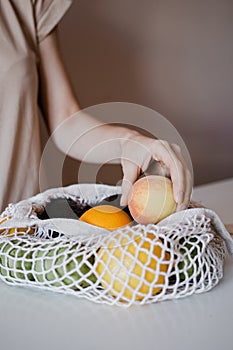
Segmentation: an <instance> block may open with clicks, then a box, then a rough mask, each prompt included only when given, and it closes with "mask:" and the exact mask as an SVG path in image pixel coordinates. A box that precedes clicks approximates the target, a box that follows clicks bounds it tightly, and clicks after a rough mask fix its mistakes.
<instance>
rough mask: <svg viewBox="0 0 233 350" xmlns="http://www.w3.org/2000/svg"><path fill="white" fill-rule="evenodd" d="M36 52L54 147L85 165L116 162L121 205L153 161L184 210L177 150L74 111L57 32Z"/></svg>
mask: <svg viewBox="0 0 233 350" xmlns="http://www.w3.org/2000/svg"><path fill="white" fill-rule="evenodd" d="M39 50H40V83H41V84H40V87H41V101H42V106H43V112H44V114H45V116H46V118H47V120H48V125H49V128H50V132H51V133H52V137H53V139H54V141H55V144H56V145H57V147H58V148H59V149H60V150H62V151H63V152H64V153H67V154H68V155H70V156H72V157H74V158H76V159H79V160H84V161H86V162H91V163H105V162H111V163H118V164H120V163H121V165H122V170H123V182H122V198H121V204H122V205H126V204H127V200H128V194H129V190H130V187H131V185H132V184H133V183H134V182H135V181H136V179H137V178H138V176H139V174H140V172H141V171H145V170H146V169H147V167H148V165H149V164H150V162H151V160H152V159H155V160H157V161H159V162H160V164H162V165H163V167H162V168H163V171H165V173H166V175H170V177H171V179H172V182H173V190H174V196H175V200H176V202H177V203H178V207H177V210H180V209H184V208H186V207H187V205H188V203H189V199H190V195H191V191H192V178H191V175H190V172H189V170H188V168H187V165H186V163H185V161H184V159H183V156H182V154H181V151H180V149H179V147H178V146H177V145H174V144H169V143H168V142H166V141H161V140H155V139H152V138H149V137H146V136H143V135H141V134H140V133H138V132H136V131H134V130H130V129H128V128H125V127H119V126H112V125H107V124H104V123H102V122H101V121H99V120H97V119H95V118H93V117H92V116H90V115H88V114H85V113H83V112H82V111H80V106H79V104H78V101H77V98H76V96H75V94H74V91H73V89H72V86H71V83H70V80H69V78H68V75H67V72H66V69H65V66H64V63H63V59H62V56H61V52H60V49H59V45H58V39H57V30H54V31H53V32H52V33H51V34H50V35H48V36H47V37H46V38H45V39H44V40H43V41H42V42H41V43H40V46H39ZM71 145H72V147H71Z"/></svg>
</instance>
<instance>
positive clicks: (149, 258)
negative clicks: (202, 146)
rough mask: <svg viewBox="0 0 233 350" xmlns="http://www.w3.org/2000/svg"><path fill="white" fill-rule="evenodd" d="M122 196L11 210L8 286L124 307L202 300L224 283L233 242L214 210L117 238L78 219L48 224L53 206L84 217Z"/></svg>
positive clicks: (3, 267)
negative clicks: (187, 298) (86, 211)
mask: <svg viewBox="0 0 233 350" xmlns="http://www.w3.org/2000/svg"><path fill="white" fill-rule="evenodd" d="M120 193H121V187H118V186H117V187H116V186H108V185H96V184H79V185H72V186H68V187H63V188H55V189H50V190H47V191H45V192H43V193H40V194H38V195H36V196H34V197H31V198H29V199H27V200H23V201H21V202H19V203H17V204H14V205H13V204H10V205H9V206H8V207H7V208H6V209H5V211H4V212H3V213H2V214H1V216H0V278H1V280H2V281H4V282H6V283H8V284H10V285H22V286H30V287H36V288H41V289H47V290H51V291H55V292H61V293H67V294H73V295H75V296H78V297H83V298H87V299H89V300H92V301H94V302H98V303H107V304H110V305H114V304H115V305H119V306H125V307H128V306H130V305H132V304H147V303H153V302H158V301H162V300H166V299H174V298H180V297H185V296H187V295H190V294H193V293H202V292H205V291H208V290H210V289H212V288H213V287H214V286H215V285H216V284H217V283H218V282H219V281H220V279H221V278H222V276H223V266H224V258H225V255H226V248H227V249H228V251H229V253H230V254H231V256H233V239H232V237H231V236H230V234H229V233H228V232H227V230H226V229H225V227H224V225H223V223H222V222H221V220H220V219H219V217H218V216H217V215H216V213H214V212H213V211H211V210H208V209H205V208H195V207H194V208H193V207H192V208H191V207H190V208H189V209H187V210H184V211H181V212H178V213H175V214H172V215H170V216H169V217H168V218H166V219H164V220H162V221H161V222H160V223H159V224H157V225H139V224H138V225H128V226H126V227H124V228H121V229H117V230H115V231H113V232H110V231H108V230H105V229H102V228H99V227H96V226H93V225H90V224H87V223H85V222H82V221H79V220H78V219H77V218H75V217H74V218H73V217H72V218H66V217H65V218H64V217H57V218H46V219H44V220H42V217H43V213H44V210H45V207H46V205H48V204H49V203H51V201H52V200H55V199H59V198H60V199H62V198H63V199H66V200H67V201H71V200H72V202H73V203H75V206H76V209H77V210H78V211H79V210H80V212H81V210H83V208H85V206H94V205H97V204H99V203H100V202H101V201H103V200H104V199H106V198H113V197H112V196H118V197H119V195H120ZM67 203H68V202H67ZM67 208H69V210H71V209H70V206H69V205H67ZM72 213H73V212H72Z"/></svg>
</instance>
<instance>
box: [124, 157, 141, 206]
mask: <svg viewBox="0 0 233 350" xmlns="http://www.w3.org/2000/svg"><path fill="white" fill-rule="evenodd" d="M121 165H122V171H123V179H122V184H121V189H122V195H121V201H120V205H122V206H126V205H127V204H128V200H129V194H130V191H131V188H132V184H133V183H134V182H135V181H136V180H137V178H138V176H139V175H140V168H139V167H138V165H137V164H136V163H134V162H133V161H130V160H127V159H122V160H121Z"/></svg>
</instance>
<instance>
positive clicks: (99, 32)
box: [60, 0, 233, 184]
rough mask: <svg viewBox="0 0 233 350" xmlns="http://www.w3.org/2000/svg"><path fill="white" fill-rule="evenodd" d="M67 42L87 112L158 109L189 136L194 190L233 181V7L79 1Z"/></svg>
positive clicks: (184, 1)
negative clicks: (120, 105) (114, 105)
mask: <svg viewBox="0 0 233 350" xmlns="http://www.w3.org/2000/svg"><path fill="white" fill-rule="evenodd" d="M60 40H61V47H62V51H63V54H64V58H65V61H66V64H67V67H68V71H69V73H70V76H71V79H72V82H73V85H74V87H75V91H76V94H77V96H78V98H79V101H80V104H81V107H83V108H84V107H87V106H91V105H94V104H98V103H103V102H110V101H125V102H133V103H137V104H141V105H145V106H148V107H150V108H153V109H155V110H156V111H158V112H159V113H161V114H162V115H163V116H165V117H166V118H167V119H168V120H169V121H170V122H171V123H172V124H173V125H174V126H175V127H176V128H177V130H178V131H179V133H180V134H181V135H182V137H183V139H184V141H185V143H186V145H187V147H188V149H189V152H190V155H191V158H192V162H193V167H194V179H195V184H201V183H206V182H209V181H215V180H218V179H223V178H227V177H231V176H233V160H232V151H233V1H232V0H92V1H87V0H74V4H73V5H72V7H71V8H70V10H69V11H68V12H67V14H66V15H65V17H64V19H63V20H62V22H61V24H60ZM132 123H133V120H132ZM75 164H76V163H75V162H74V161H72V160H68V162H67V163H66V170H65V175H64V176H65V182H66V183H69V182H72V181H73V179H72V176H73V175H71V174H72V173H73V168H75V167H76V165H75ZM108 171H109V169H108ZM110 173H112V174H115V175H113V177H114V176H118V177H119V176H120V175H119V174H120V173H119V169H118V175H116V173H117V172H115V171H112V172H111V171H110ZM101 176H102V178H101ZM100 181H103V182H109V183H111V182H114V181H115V180H110V179H109V176H108V175H107V176H106V174H105V175H104V173H103V174H102V175H101V174H100Z"/></svg>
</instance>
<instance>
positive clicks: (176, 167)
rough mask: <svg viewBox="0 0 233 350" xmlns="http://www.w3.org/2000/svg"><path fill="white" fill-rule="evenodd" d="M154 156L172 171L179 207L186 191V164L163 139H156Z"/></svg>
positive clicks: (175, 195)
mask: <svg viewBox="0 0 233 350" xmlns="http://www.w3.org/2000/svg"><path fill="white" fill-rule="evenodd" d="M153 158H154V159H155V160H158V161H159V162H162V163H164V164H165V166H166V167H167V168H168V169H169V171H170V177H171V180H172V183H173V192H174V198H175V201H176V203H177V206H178V207H179V206H180V205H181V203H183V200H184V197H185V191H186V188H185V186H186V174H185V170H186V169H185V166H184V164H183V162H182V161H181V159H180V156H178V154H177V151H175V150H174V149H173V148H172V147H171V145H170V144H169V143H168V142H166V141H163V140H155V141H154V146H153Z"/></svg>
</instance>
